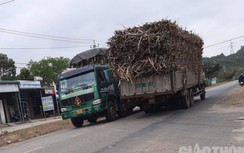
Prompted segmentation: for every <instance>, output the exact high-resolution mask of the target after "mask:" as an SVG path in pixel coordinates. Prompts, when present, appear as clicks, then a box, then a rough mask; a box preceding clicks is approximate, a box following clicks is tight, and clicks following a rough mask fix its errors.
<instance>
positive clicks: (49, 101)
mask: <svg viewBox="0 0 244 153" xmlns="http://www.w3.org/2000/svg"><path fill="white" fill-rule="evenodd" d="M42 107H43V111H44V112H46V111H51V110H54V105H53V98H52V96H48V97H42Z"/></svg>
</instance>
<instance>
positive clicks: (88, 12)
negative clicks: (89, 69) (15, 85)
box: [0, 0, 244, 67]
mask: <svg viewBox="0 0 244 153" xmlns="http://www.w3.org/2000/svg"><path fill="white" fill-rule="evenodd" d="M8 1H9V0H0V4H1V3H4V2H8ZM243 7H244V1H243V0H167V1H166V0H15V1H12V2H9V3H6V4H2V5H0V53H4V54H7V56H8V57H9V58H13V59H14V61H15V62H16V63H17V64H16V65H17V67H21V66H24V65H23V64H21V63H28V62H29V61H30V60H31V59H32V60H34V61H39V60H41V59H43V58H44V57H60V56H63V57H68V58H72V57H73V56H74V55H76V54H78V53H80V52H82V51H84V50H87V49H89V48H90V47H89V46H90V45H91V44H92V40H96V41H97V43H99V45H100V46H101V47H104V46H105V43H106V42H107V40H108V39H109V38H110V37H111V36H112V35H113V34H114V31H115V30H120V29H124V28H125V27H131V26H136V25H142V24H144V23H145V22H153V21H159V20H161V19H165V18H167V19H172V20H176V21H177V23H178V24H179V25H180V26H182V27H186V28H187V30H192V31H193V32H195V33H197V34H199V35H200V36H201V37H202V38H203V40H204V42H205V46H208V45H212V44H215V43H218V42H222V41H225V40H229V39H231V38H236V37H239V36H243V35H244V20H243V19H244V13H243ZM6 30H14V31H20V32H27V33H36V34H45V35H52V36H59V37H71V38H79V39H80V40H78V39H77V40H75V39H72V40H71V39H69V41H72V42H65V41H55V40H48V39H40V38H34V37H26V36H23V33H21V34H20V33H17V32H14V31H6ZM6 32H7V33H6ZM13 33H14V34H13ZM25 35H26V34H25ZM42 37H43V36H42ZM52 39H54V38H52ZM58 39H60V38H58ZM83 39H85V40H83ZM230 44H231V43H230V42H226V43H223V44H221V45H217V46H214V47H209V48H206V49H204V53H203V55H204V56H208V57H210V56H215V55H218V54H220V53H222V52H223V53H224V54H225V55H229V54H230V50H231V47H230V46H231V45H230ZM243 44H244V38H240V39H235V40H233V41H232V46H233V49H234V51H235V52H236V51H237V50H238V49H240V46H241V45H243ZM75 46H80V47H79V48H60V49H12V48H53V47H75Z"/></svg>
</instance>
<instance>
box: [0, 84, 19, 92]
mask: <svg viewBox="0 0 244 153" xmlns="http://www.w3.org/2000/svg"><path fill="white" fill-rule="evenodd" d="M18 91H19V87H18V85H17V84H0V93H4V92H18Z"/></svg>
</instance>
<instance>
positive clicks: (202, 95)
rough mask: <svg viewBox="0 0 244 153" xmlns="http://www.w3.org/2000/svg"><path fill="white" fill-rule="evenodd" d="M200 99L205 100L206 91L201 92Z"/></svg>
mask: <svg viewBox="0 0 244 153" xmlns="http://www.w3.org/2000/svg"><path fill="white" fill-rule="evenodd" d="M200 98H201V100H205V99H206V91H205V90H203V92H202V93H201V94H200Z"/></svg>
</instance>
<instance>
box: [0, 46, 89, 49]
mask: <svg viewBox="0 0 244 153" xmlns="http://www.w3.org/2000/svg"><path fill="white" fill-rule="evenodd" d="M89 46H90V45H85V46H67V47H38V48H29V47H17V48H10V47H5V48H3V47H2V48H0V49H2V50H15V49H26V50H27V49H32V50H38V49H40V50H41V49H65V48H66V49H67V48H81V47H89Z"/></svg>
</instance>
